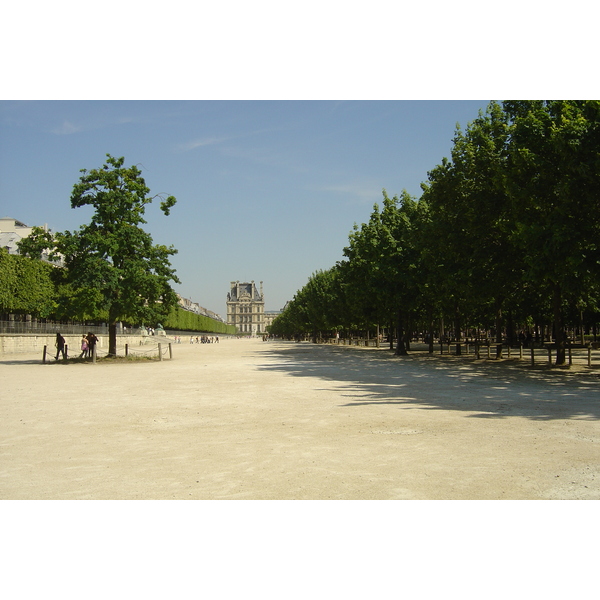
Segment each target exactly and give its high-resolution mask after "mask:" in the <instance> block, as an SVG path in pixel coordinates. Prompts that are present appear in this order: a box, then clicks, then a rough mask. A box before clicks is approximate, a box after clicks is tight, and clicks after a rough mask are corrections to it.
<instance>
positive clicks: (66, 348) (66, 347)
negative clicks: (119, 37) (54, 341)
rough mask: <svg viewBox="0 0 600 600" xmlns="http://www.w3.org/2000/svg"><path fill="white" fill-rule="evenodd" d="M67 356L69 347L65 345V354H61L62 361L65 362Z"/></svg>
mask: <svg viewBox="0 0 600 600" xmlns="http://www.w3.org/2000/svg"><path fill="white" fill-rule="evenodd" d="M68 356H69V346H67V344H65V352H64V354H63V360H67V358H68Z"/></svg>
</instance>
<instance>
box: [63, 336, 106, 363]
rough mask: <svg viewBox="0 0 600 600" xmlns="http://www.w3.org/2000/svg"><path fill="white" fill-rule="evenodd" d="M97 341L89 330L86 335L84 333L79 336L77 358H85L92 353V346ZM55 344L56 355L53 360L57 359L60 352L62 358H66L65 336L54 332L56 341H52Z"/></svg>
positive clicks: (93, 346)
mask: <svg viewBox="0 0 600 600" xmlns="http://www.w3.org/2000/svg"><path fill="white" fill-rule="evenodd" d="M97 343H98V338H97V337H96V336H95V335H94V334H93V333H92V332H91V331H90V332H89V333H88V334H87V335H86V334H85V333H84V334H83V335H82V336H81V354H80V355H79V358H86V357H88V356H93V355H94V348H95V347H96V344H97ZM54 345H55V346H56V356H55V357H54V360H58V357H59V356H60V355H61V354H62V357H63V359H64V360H66V359H67V358H68V356H67V342H66V341H65V338H64V337H63V336H62V335H61V334H60V333H57V334H56V342H55V343H54Z"/></svg>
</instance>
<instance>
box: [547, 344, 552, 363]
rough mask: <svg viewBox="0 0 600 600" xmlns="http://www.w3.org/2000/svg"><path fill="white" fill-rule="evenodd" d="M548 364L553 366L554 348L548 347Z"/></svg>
mask: <svg viewBox="0 0 600 600" xmlns="http://www.w3.org/2000/svg"><path fill="white" fill-rule="evenodd" d="M548 364H549V365H550V366H552V348H550V346H548Z"/></svg>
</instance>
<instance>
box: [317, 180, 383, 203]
mask: <svg viewBox="0 0 600 600" xmlns="http://www.w3.org/2000/svg"><path fill="white" fill-rule="evenodd" d="M319 189H320V190H321V191H323V192H336V193H338V194H344V195H345V196H347V197H348V198H351V199H353V200H358V201H360V202H371V203H374V202H380V201H381V199H382V191H381V187H377V185H369V184H367V185H365V184H364V183H363V184H355V183H343V184H338V185H326V186H322V187H320V188H319Z"/></svg>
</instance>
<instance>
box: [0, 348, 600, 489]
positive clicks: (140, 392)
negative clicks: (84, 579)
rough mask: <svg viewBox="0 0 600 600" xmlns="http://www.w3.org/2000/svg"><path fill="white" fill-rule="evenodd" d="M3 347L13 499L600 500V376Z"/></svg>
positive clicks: (288, 352)
mask: <svg viewBox="0 0 600 600" xmlns="http://www.w3.org/2000/svg"><path fill="white" fill-rule="evenodd" d="M173 350H174V360H172V361H168V360H165V361H163V362H158V361H157V362H135V363H127V364H122V363H121V364H96V365H92V364H55V363H52V364H46V365H43V364H41V361H40V358H41V357H40V356H38V355H35V356H33V355H12V356H7V355H3V356H0V394H1V399H0V498H2V499H64V500H68V499H265V500H266V499H338V500H341V499H364V500H378V499H600V423H599V418H600V378H599V377H598V373H599V372H600V371H599V370H589V369H584V368H577V369H572V370H568V371H567V370H557V369H552V370H549V369H547V368H543V367H539V368H535V369H531V368H528V367H527V361H522V362H521V363H519V362H518V361H515V360H511V361H493V360H492V361H488V360H479V361H475V360H474V358H473V357H470V358H466V357H462V358H461V357H447V356H446V357H441V356H439V355H434V356H428V355H427V354H423V353H414V354H413V355H411V356H409V357H407V358H400V359H399V358H397V357H394V356H392V355H390V353H389V352H388V351H386V350H377V349H375V348H357V347H336V346H324V345H319V346H316V345H313V344H310V343H300V344H295V343H291V342H267V343H264V342H262V341H261V340H235V339H231V340H222V341H221V343H220V344H198V345H196V344H193V345H190V344H189V343H182V344H180V345H179V344H178V345H174V346H173Z"/></svg>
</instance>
